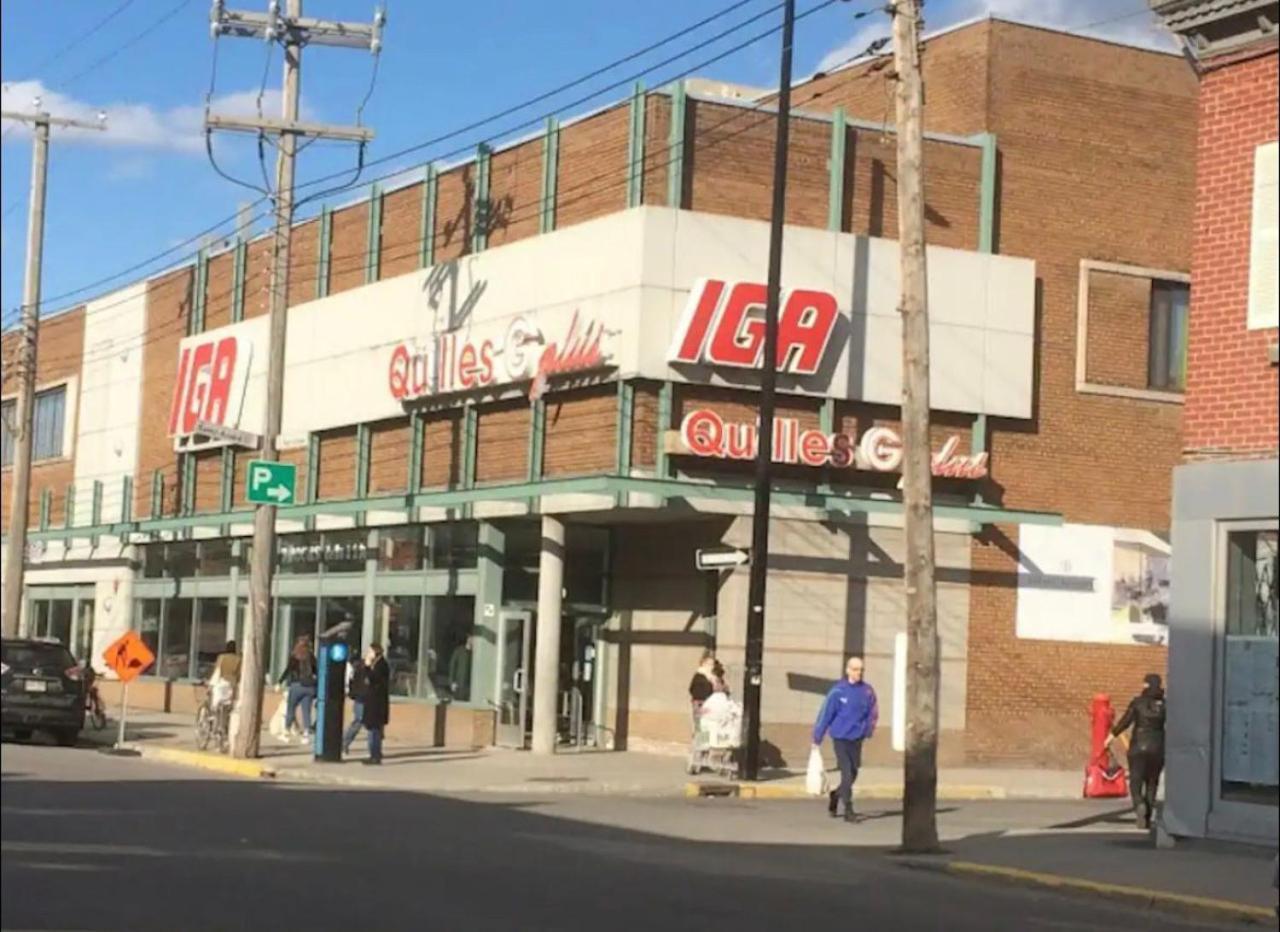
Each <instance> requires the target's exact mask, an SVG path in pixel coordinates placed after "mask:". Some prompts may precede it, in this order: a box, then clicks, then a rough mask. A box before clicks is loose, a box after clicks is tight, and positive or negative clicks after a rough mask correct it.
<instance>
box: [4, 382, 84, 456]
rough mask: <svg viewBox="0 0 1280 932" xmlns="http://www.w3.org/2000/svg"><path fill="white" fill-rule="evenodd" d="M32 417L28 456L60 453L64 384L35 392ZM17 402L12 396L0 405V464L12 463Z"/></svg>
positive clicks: (65, 393)
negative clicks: (29, 452) (30, 443)
mask: <svg viewBox="0 0 1280 932" xmlns="http://www.w3.org/2000/svg"><path fill="white" fill-rule="evenodd" d="M35 402H36V403H35V412H34V416H33V418H32V426H33V433H32V446H31V458H32V460H34V461H39V460H50V459H57V458H58V457H60V456H62V454H63V450H62V444H63V438H64V435H65V432H66V421H67V387H66V386H65V385H59V386H57V387H55V388H48V389H45V390H44V391H41V392H36V398H35ZM17 418H18V405H17V401H16V400H15V399H10V400H8V401H5V402H4V403H3V405H2V406H0V465H3V466H12V465H13V455H14V437H15V431H16V430H17V426H18V425H17Z"/></svg>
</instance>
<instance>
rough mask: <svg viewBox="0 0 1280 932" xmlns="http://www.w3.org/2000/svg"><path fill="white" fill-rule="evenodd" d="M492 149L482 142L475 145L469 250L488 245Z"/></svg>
mask: <svg viewBox="0 0 1280 932" xmlns="http://www.w3.org/2000/svg"><path fill="white" fill-rule="evenodd" d="M492 159H493V152H492V150H491V149H490V148H489V147H488V146H487V145H485V144H484V143H483V142H482V143H480V145H478V146H477V147H476V190H475V196H474V197H472V199H471V209H472V217H471V251H472V252H484V251H485V249H487V248H488V246H489V224H490V223H491V222H492V221H493V216H492V205H491V204H490V203H489V164H490V162H491V161H492Z"/></svg>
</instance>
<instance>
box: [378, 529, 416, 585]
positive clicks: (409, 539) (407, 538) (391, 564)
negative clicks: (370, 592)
mask: <svg viewBox="0 0 1280 932" xmlns="http://www.w3.org/2000/svg"><path fill="white" fill-rule="evenodd" d="M422 541H423V529H422V527H421V526H418V525H410V526H408V527H388V528H383V529H382V530H380V531H379V532H378V571H379V572H382V573H402V572H412V571H413V570H419V569H422V562H423V556H424V553H425V549H424V548H423V546H422Z"/></svg>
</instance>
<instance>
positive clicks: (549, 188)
mask: <svg viewBox="0 0 1280 932" xmlns="http://www.w3.org/2000/svg"><path fill="white" fill-rule="evenodd" d="M559 171H560V121H559V120H557V119H556V118H555V117H553V116H551V117H547V128H546V129H545V130H544V131H543V134H542V201H541V210H540V211H539V214H538V232H539V233H550V232H551V231H552V230H554V229H555V228H556V176H557V175H558V174H559Z"/></svg>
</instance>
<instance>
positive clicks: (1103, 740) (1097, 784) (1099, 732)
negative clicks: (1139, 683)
mask: <svg viewBox="0 0 1280 932" xmlns="http://www.w3.org/2000/svg"><path fill="white" fill-rule="evenodd" d="M1089 715H1090V717H1091V718H1092V719H1093V736H1092V740H1091V742H1090V746H1089V763H1088V764H1086V765H1085V768H1084V795H1085V798H1086V799H1105V798H1108V797H1114V796H1128V795H1129V775H1128V773H1126V772H1125V769H1124V767H1123V766H1121V765H1120V763H1119V762H1118V761H1116V759H1115V758H1114V757H1113V756H1112V755H1111V750H1110V748H1108V747H1107V736H1108V735H1110V734H1111V726H1112V725H1114V724H1115V721H1116V713H1115V710H1114V709H1113V708H1111V698H1110V697H1109V696H1107V695H1106V694H1105V693H1098V695H1096V696H1094V697H1093V702H1092V704H1091V705H1090V711H1089Z"/></svg>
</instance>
